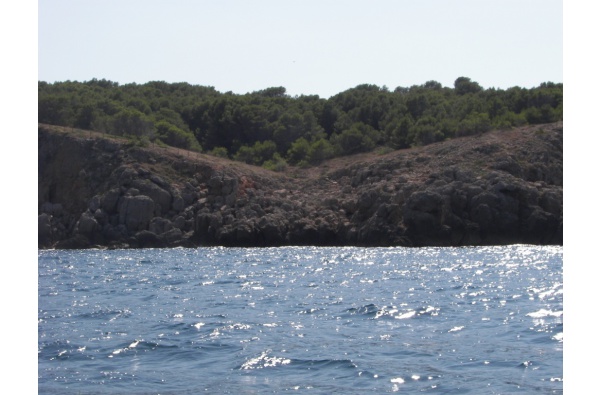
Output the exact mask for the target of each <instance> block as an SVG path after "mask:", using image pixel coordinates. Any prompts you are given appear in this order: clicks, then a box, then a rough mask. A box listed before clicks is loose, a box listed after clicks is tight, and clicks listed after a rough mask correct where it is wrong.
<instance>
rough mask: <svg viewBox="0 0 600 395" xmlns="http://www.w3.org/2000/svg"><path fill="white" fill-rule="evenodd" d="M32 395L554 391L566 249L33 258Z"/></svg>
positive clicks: (118, 253) (557, 389) (558, 382)
mask: <svg viewBox="0 0 600 395" xmlns="http://www.w3.org/2000/svg"><path fill="white" fill-rule="evenodd" d="M38 265H39V267H38V274H39V278H38V391H39V393H40V394H197V393H211V394H264V393H283V392H289V393H310V394H333V393H343V394H365V393H391V392H402V393H436V394H467V393H472V394H512V393H527V394H530V393H540V394H545V393H546V394H561V393H562V392H563V381H562V377H563V338H562V332H563V329H562V321H563V275H562V270H563V249H562V247H548V246H526V245H515V246H504V247H477V248H412V249H411V248H313V247H282V248H262V249H259V248H249V249H243V248H198V249H182V248H178V249H145V250H85V251H39V253H38Z"/></svg>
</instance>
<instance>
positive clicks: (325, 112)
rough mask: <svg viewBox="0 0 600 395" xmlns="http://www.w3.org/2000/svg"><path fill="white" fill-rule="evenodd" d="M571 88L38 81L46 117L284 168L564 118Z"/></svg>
mask: <svg viewBox="0 0 600 395" xmlns="http://www.w3.org/2000/svg"><path fill="white" fill-rule="evenodd" d="M562 108H563V86H562V84H555V83H551V82H547V83H543V84H541V85H540V86H539V87H535V88H531V89H525V88H520V87H513V88H509V89H506V90H501V89H494V88H492V89H483V88H482V87H481V86H480V85H479V84H478V83H477V82H474V81H471V79H469V78H467V77H459V78H457V79H456V81H455V82H454V87H453V88H447V87H442V85H441V84H440V83H439V82H436V81H428V82H426V83H425V84H423V85H415V86H412V87H410V88H403V87H398V88H396V89H395V90H394V91H390V90H388V89H387V88H386V87H378V86H376V85H367V84H365V85H359V86H356V87H355V88H352V89H348V90H346V91H344V92H341V93H339V94H337V95H335V96H333V97H331V98H329V99H323V98H320V97H319V96H316V95H311V96H304V95H303V96H295V97H291V96H289V95H287V94H286V90H285V88H283V87H272V88H267V89H264V90H261V91H257V92H252V93H248V94H244V95H236V94H233V93H231V92H227V93H220V92H217V91H216V90H215V89H214V88H212V87H205V86H198V85H190V84H187V83H166V82H162V81H153V82H148V83H146V84H135V83H134V84H126V85H119V84H118V83H116V82H112V81H107V80H97V79H93V80H91V81H86V82H76V81H66V82H56V83H52V84H49V83H47V82H43V81H40V82H38V122H40V123H47V124H52V125H59V126H69V127H74V128H79V129H89V130H96V131H101V132H104V133H109V134H114V135H120V136H126V137H130V138H133V139H134V140H137V141H151V142H154V143H156V144H166V145H170V146H174V147H179V148H184V149H189V150H195V151H205V152H206V153H209V154H212V155H215V156H219V157H228V158H231V159H235V160H239V161H243V162H246V163H250V164H253V165H259V166H264V167H266V168H269V169H273V170H278V171H281V170H283V169H285V168H286V166H287V165H288V164H290V165H295V166H311V165H316V164H318V163H320V162H322V161H323V160H326V159H329V158H332V157H336V156H342V155H351V154H355V153H359V152H368V151H372V150H373V149H376V148H377V149H378V150H389V149H400V148H408V147H411V146H417V145H427V144H431V143H434V142H437V141H442V140H445V139H449V138H454V137H460V136H468V135H473V134H479V133H483V132H486V131H488V130H490V129H498V128H499V129H505V128H511V127H514V126H521V125H526V124H542V123H549V122H555V121H558V120H562Z"/></svg>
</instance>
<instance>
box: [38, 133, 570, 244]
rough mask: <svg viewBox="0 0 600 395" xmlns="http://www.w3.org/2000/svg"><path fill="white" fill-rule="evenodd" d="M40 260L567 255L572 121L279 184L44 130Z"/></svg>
mask: <svg viewBox="0 0 600 395" xmlns="http://www.w3.org/2000/svg"><path fill="white" fill-rule="evenodd" d="M38 144H39V145H38V161H39V163H38V215H39V217H38V218H39V223H38V245H39V248H90V247H108V248H140V247H175V246H190V247H191V246H208V245H222V246H281V245H323V246H325V245H336V246H344V245H357V246H467V245H499V244H514V243H526V244H562V241H563V238H562V213H563V209H562V208H563V204H562V123H555V124H548V125H541V126H540V125H536V126H527V127H523V128H519V129H514V130H509V131H494V132H489V133H486V134H483V135H481V136H473V137H466V138H460V139H455V140H449V141H446V142H442V143H437V144H433V145H429V146H426V147H419V148H413V149H410V150H399V151H394V152H390V153H387V154H385V155H378V154H376V153H371V154H364V155H358V156H353V157H345V158H338V159H335V160H332V161H329V162H326V163H325V164H323V165H322V166H320V167H318V168H312V169H295V168H290V169H288V170H287V171H286V172H285V173H273V172H270V171H267V170H265V169H262V168H257V167H253V166H246V165H244V164H241V163H237V162H231V161H227V160H224V159H221V158H214V157H210V156H206V155H201V154H197V153H189V152H187V151H181V150H176V149H165V148H158V147H148V148H141V147H137V146H134V145H131V144H128V143H124V142H122V141H118V140H114V139H109V138H106V136H100V135H96V134H94V133H92V132H89V133H76V132H69V131H65V130H60V128H56V127H51V126H45V125H40V126H39V130H38Z"/></svg>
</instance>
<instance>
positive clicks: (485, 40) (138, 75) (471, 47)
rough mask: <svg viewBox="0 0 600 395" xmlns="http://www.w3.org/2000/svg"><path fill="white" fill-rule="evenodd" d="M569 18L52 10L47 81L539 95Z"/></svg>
mask: <svg viewBox="0 0 600 395" xmlns="http://www.w3.org/2000/svg"><path fill="white" fill-rule="evenodd" d="M562 17H563V9H562V1H557V0H502V1H486V0H419V1H414V0H410V1H409V0H370V1H362V0H361V1H358V0H344V1H341V0H316V1H313V0H302V1H294V0H287V1H285V0H276V1H274V0H253V1H247V0H246V1H242V0H220V1H207V0H196V1H184V0H168V1H159V0H103V1H73V0H52V1H50V0H46V1H39V3H38V80H40V81H46V82H55V81H66V80H71V81H87V80H91V79H93V78H98V79H102V78H105V79H108V80H111V81H116V82H118V83H119V84H126V83H132V82H135V83H138V84H142V83H145V82H148V81H156V80H158V81H166V82H188V83H190V84H194V85H203V86H212V87H214V88H215V89H216V90H218V91H220V92H227V91H231V92H234V93H239V94H243V93H247V92H252V91H257V90H261V89H265V88H268V87H274V86H283V87H285V88H286V90H287V93H288V94H289V95H292V96H295V95H315V94H316V95H319V96H320V97H324V98H328V97H330V96H332V95H335V94H336V93H339V92H342V91H344V90H347V89H350V88H352V87H355V86H357V85H359V84H375V85H378V86H381V87H383V86H386V87H388V88H389V89H394V88H396V87H398V86H402V87H409V86H412V85H421V84H424V83H425V82H427V81H431V80H435V81H438V82H440V83H441V84H442V85H443V86H448V87H452V86H453V84H454V81H455V80H456V78H458V77H461V76H464V77H469V78H471V79H472V80H473V81H476V82H478V83H479V84H480V85H482V86H483V87H484V88H491V87H496V88H501V89H505V88H509V87H512V86H521V87H525V88H531V87H535V86H538V85H539V84H540V83H542V82H548V81H550V82H563V68H562V58H563V39H562V37H563V26H562Z"/></svg>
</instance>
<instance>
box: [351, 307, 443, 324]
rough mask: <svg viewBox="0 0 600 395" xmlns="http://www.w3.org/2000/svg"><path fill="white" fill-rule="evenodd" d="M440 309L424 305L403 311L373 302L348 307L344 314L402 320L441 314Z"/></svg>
mask: <svg viewBox="0 0 600 395" xmlns="http://www.w3.org/2000/svg"><path fill="white" fill-rule="evenodd" d="M439 311H440V309H439V308H438V307H433V306H423V307H420V308H418V309H405V310H404V311H401V310H400V309H398V308H397V307H396V306H383V307H378V306H377V305H375V304H372V303H371V304H368V305H365V306H361V307H353V308H350V309H347V310H345V312H344V313H345V314H344V315H345V316H347V315H350V316H356V315H357V316H364V317H368V318H369V319H380V318H388V319H397V320H402V319H408V318H416V317H424V316H436V315H438V314H439Z"/></svg>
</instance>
